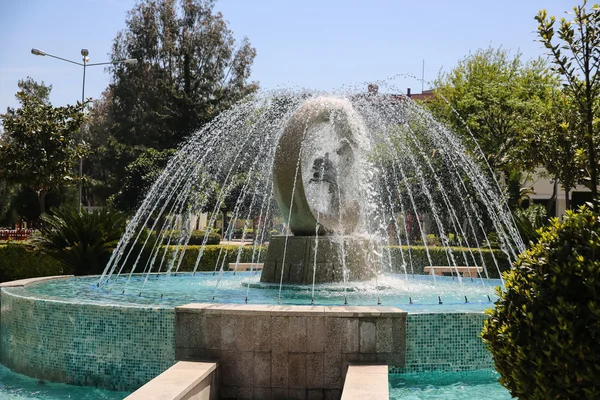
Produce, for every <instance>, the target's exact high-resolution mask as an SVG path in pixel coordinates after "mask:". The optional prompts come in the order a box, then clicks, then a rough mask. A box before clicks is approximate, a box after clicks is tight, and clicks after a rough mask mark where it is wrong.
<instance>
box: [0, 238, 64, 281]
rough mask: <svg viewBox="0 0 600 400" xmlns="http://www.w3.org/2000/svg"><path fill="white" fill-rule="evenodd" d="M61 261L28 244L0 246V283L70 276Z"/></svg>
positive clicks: (12, 243)
mask: <svg viewBox="0 0 600 400" xmlns="http://www.w3.org/2000/svg"><path fill="white" fill-rule="evenodd" d="M66 269H67V268H65V267H64V266H63V264H62V263H61V262H60V261H57V260H56V259H54V258H53V257H50V256H49V255H47V254H44V253H42V252H41V251H39V250H36V249H35V248H34V247H33V246H32V245H30V244H28V243H26V242H11V243H8V244H0V282H6V281H12V280H15V279H26V278H36V277H40V276H52V275H63V274H69V273H70V271H67V270H66Z"/></svg>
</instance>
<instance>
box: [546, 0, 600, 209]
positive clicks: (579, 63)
mask: <svg viewBox="0 0 600 400" xmlns="http://www.w3.org/2000/svg"><path fill="white" fill-rule="evenodd" d="M586 6H587V1H586V0H584V1H583V5H580V6H576V7H574V8H573V20H572V21H569V20H567V19H566V18H561V20H560V27H559V28H558V41H555V33H556V32H555V30H554V24H555V22H556V18H555V17H553V16H551V17H548V13H547V12H546V10H540V12H539V13H538V15H537V16H536V17H535V19H536V21H537V22H538V23H539V26H538V34H539V36H540V42H542V43H543V44H544V46H545V47H546V48H547V49H548V51H549V52H550V57H551V61H552V63H553V64H554V66H555V69H556V71H558V73H559V74H560V75H561V76H562V78H563V81H564V87H565V90H566V92H567V93H568V94H569V95H571V96H572V98H573V100H574V102H575V104H576V108H575V110H576V112H577V113H578V114H579V116H580V117H581V120H582V121H583V124H582V125H581V127H580V129H579V131H578V132H579V134H580V135H581V136H582V137H583V138H584V139H585V142H586V145H587V164H588V174H589V177H590V179H589V181H588V186H589V188H590V191H591V192H592V198H593V202H594V207H596V206H597V203H598V198H597V196H598V166H597V162H596V144H595V138H594V136H595V135H594V130H595V129H597V127H596V125H597V115H598V107H599V104H598V95H599V93H600V74H599V73H598V72H599V71H598V68H599V67H600V8H599V7H598V6H597V5H594V6H592V7H591V8H590V9H589V10H588V9H587V7H586Z"/></svg>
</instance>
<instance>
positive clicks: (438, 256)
mask: <svg viewBox="0 0 600 400" xmlns="http://www.w3.org/2000/svg"><path fill="white" fill-rule="evenodd" d="M428 249H429V255H430V257H431V263H430V262H429V259H428V258H427V252H426V250H425V246H402V251H403V252H404V261H405V262H406V269H407V272H408V273H412V271H414V273H415V274H424V273H425V272H424V268H425V267H426V266H428V265H431V264H433V265H434V266H444V265H450V264H449V263H448V257H447V256H446V250H445V248H444V247H441V246H429V247H428ZM451 249H452V252H453V254H454V260H455V261H456V264H457V265H463V264H464V257H463V254H462V252H463V251H464V252H465V254H466V256H467V261H468V262H469V266H473V265H474V263H473V258H472V257H471V253H469V249H468V248H466V247H451ZM471 251H472V252H473V256H474V257H475V261H476V264H475V265H477V266H479V267H481V266H483V263H482V261H481V255H480V254H479V250H477V249H471ZM409 252H410V258H411V259H412V270H411V264H410V262H409ZM493 252H494V255H493V256H492V252H491V251H490V250H489V249H481V254H482V255H483V261H484V262H485V266H486V268H487V271H488V274H489V277H490V278H499V277H500V276H499V274H498V269H497V268H496V264H494V257H495V258H496V261H497V262H498V266H499V267H500V271H506V270H507V269H509V268H510V264H509V262H508V260H507V258H506V254H504V252H502V251H501V250H493ZM390 255H391V265H392V271H391V272H394V273H404V269H403V268H402V254H401V251H400V246H390ZM384 256H386V255H385V251H384ZM483 276H485V274H483Z"/></svg>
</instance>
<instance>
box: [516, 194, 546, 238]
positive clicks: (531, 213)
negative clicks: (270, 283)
mask: <svg viewBox="0 0 600 400" xmlns="http://www.w3.org/2000/svg"><path fill="white" fill-rule="evenodd" d="M513 217H514V219H515V224H516V226H517V229H518V230H519V234H520V235H521V238H522V239H523V242H525V244H529V243H535V242H537V240H538V239H539V238H540V231H539V229H540V228H542V227H543V226H544V225H545V224H546V222H547V220H548V218H547V217H546V207H544V206H542V205H541V204H532V205H530V206H529V207H527V208H517V209H515V210H514V211H513Z"/></svg>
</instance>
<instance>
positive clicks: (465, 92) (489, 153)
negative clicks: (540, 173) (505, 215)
mask: <svg viewBox="0 0 600 400" xmlns="http://www.w3.org/2000/svg"><path fill="white" fill-rule="evenodd" d="M557 84H558V82H557V80H556V77H555V76H554V75H553V74H552V73H551V71H550V70H549V69H548V67H547V65H546V63H545V62H544V61H543V60H542V59H535V60H531V61H528V62H526V63H523V62H522V61H521V55H520V54H519V53H517V54H516V55H515V56H511V55H510V53H509V52H508V51H507V50H505V49H493V48H488V49H484V50H481V49H480V50H477V51H476V52H475V53H474V54H470V55H468V56H467V57H465V58H464V59H462V60H460V61H459V63H458V65H457V66H456V67H454V68H453V69H452V70H451V71H450V72H448V73H444V74H441V75H440V76H439V78H438V79H437V80H436V82H435V87H436V94H437V96H436V98H435V99H434V100H432V101H431V102H428V103H427V104H428V106H429V107H430V109H431V110H432V112H433V113H434V115H436V116H437V117H438V118H441V119H442V120H445V121H446V122H448V123H449V124H450V125H451V126H452V127H453V129H454V130H455V131H456V132H457V133H458V134H459V135H460V136H462V138H463V139H464V142H465V143H466V144H467V145H468V146H470V147H471V149H472V152H473V154H474V155H475V156H479V152H478V150H477V149H476V144H475V143H474V142H473V138H474V139H475V140H476V141H477V143H478V144H479V146H480V147H481V150H482V151H483V153H484V155H485V157H486V159H487V163H489V165H490V167H491V169H492V171H494V173H496V174H499V173H502V174H504V175H505V177H508V176H509V174H510V172H511V170H513V169H518V170H532V169H533V168H534V167H536V166H537V160H536V159H535V158H532V157H531V156H532V153H535V152H533V151H532V148H531V147H529V145H528V144H529V142H528V139H527V138H528V137H530V136H531V135H532V132H536V131H540V130H541V128H540V124H541V122H542V121H543V115H542V111H543V110H544V108H545V104H546V103H547V102H548V101H549V98H550V93H551V90H550V88H552V87H555V86H556V85H557ZM471 134H472V135H473V137H471Z"/></svg>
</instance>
